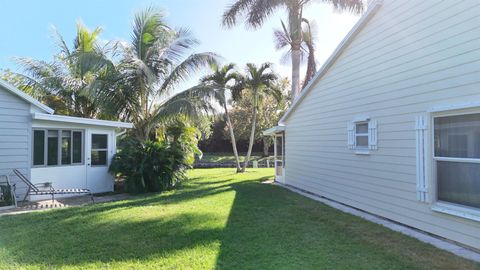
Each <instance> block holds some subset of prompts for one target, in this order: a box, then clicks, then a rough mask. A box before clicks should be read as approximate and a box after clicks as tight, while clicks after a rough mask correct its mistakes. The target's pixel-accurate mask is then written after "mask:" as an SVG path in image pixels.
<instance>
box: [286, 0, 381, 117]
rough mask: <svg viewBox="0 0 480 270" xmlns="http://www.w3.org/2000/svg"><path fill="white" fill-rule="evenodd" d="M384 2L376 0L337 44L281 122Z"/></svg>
mask: <svg viewBox="0 0 480 270" xmlns="http://www.w3.org/2000/svg"><path fill="white" fill-rule="evenodd" d="M382 4H383V0H375V1H374V2H373V3H372V4H371V5H370V6H369V7H368V10H367V11H366V12H365V14H364V15H363V16H362V18H360V20H359V21H358V22H357V23H356V24H355V26H354V27H353V28H352V30H350V32H349V33H348V34H347V36H345V38H344V39H343V40H342V42H340V44H339V45H338V46H337V48H336V49H335V51H334V52H333V54H332V55H331V56H330V57H329V58H328V59H327V61H326V62H325V63H324V64H323V66H322V67H321V68H320V69H319V71H318V72H317V73H316V74H315V77H314V78H313V79H312V80H311V81H310V82H309V83H308V84H307V86H306V87H305V90H303V91H302V92H300V95H299V96H297V98H296V99H295V100H294V101H293V104H292V106H290V108H289V109H288V110H287V112H286V113H285V114H284V115H283V116H282V118H281V119H280V121H279V122H278V123H279V124H285V121H286V120H287V118H288V117H289V116H290V115H291V114H292V112H293V111H294V110H295V108H296V107H298V105H299V104H300V102H301V101H302V100H303V99H304V98H305V96H306V95H307V94H308V93H309V92H310V91H311V90H312V89H313V85H315V84H316V83H317V82H318V80H320V79H321V78H322V77H323V75H325V74H326V73H327V71H328V69H329V68H330V67H331V66H332V65H333V64H334V63H335V61H336V60H337V59H338V57H339V56H340V55H341V54H342V52H343V51H344V50H345V49H346V48H347V47H348V45H350V43H351V42H352V40H353V39H354V38H355V36H356V35H357V34H358V33H359V32H360V31H361V30H362V29H363V27H364V26H365V25H366V24H367V23H368V21H369V20H370V19H371V18H372V17H373V16H374V15H375V14H376V13H377V11H378V9H380V7H381V6H382Z"/></svg>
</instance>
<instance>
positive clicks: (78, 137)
mask: <svg viewBox="0 0 480 270" xmlns="http://www.w3.org/2000/svg"><path fill="white" fill-rule="evenodd" d="M72 134H73V136H72V137H73V138H72V163H76V164H78V163H82V151H83V136H82V132H81V131H73V132H72Z"/></svg>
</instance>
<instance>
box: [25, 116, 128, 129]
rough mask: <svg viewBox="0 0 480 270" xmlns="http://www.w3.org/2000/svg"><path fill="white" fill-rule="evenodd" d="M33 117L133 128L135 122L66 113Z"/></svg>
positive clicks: (36, 118) (34, 117)
mask: <svg viewBox="0 0 480 270" xmlns="http://www.w3.org/2000/svg"><path fill="white" fill-rule="evenodd" d="M32 118H33V119H35V120H45V121H54V122H63V123H71V124H83V125H92V126H103V127H113V128H133V124H132V123H127V122H118V121H107V120H98V119H89V118H80V117H72V116H64V115H53V114H44V113H33V114H32Z"/></svg>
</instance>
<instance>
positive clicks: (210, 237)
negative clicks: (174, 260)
mask: <svg viewBox="0 0 480 270" xmlns="http://www.w3.org/2000/svg"><path fill="white" fill-rule="evenodd" d="M252 177H255V175H252ZM225 178H227V179H225ZM264 178H267V177H258V179H255V180H258V181H262V180H263V179H264ZM212 179H213V180H212ZM214 179H216V177H210V178H192V179H190V180H189V181H186V182H184V183H183V184H182V185H181V186H180V187H179V189H178V190H175V191H170V192H166V193H165V194H148V195H139V196H137V197H136V198H135V199H133V200H127V201H118V202H113V203H105V204H97V205H89V206H85V207H75V208H66V209H59V210H53V211H46V212H33V213H29V214H22V215H17V216H5V217H2V218H0V260H2V252H3V256H4V257H3V258H8V260H9V261H10V262H9V264H10V265H14V266H16V267H32V266H40V268H42V267H47V268H48V267H52V268H54V269H55V268H61V267H68V266H76V267H78V266H79V265H82V264H88V263H96V264H98V263H100V264H105V263H107V264H108V263H111V262H118V261H131V260H135V261H145V260H149V259H151V258H152V257H162V258H167V257H169V254H174V253H176V252H178V251H184V250H187V249H189V248H194V247H197V246H208V245H210V244H211V243H213V242H216V243H218V242H219V241H220V239H221V238H222V233H223V228H222V227H223V226H203V225H204V224H211V223H212V221H214V222H215V221H218V220H219V219H221V222H220V223H223V222H224V220H225V219H224V217H223V219H222V217H219V216H217V215H216V214H215V213H211V212H210V213H209V212H208V211H203V212H202V211H198V212H194V211H190V212H187V213H175V212H173V213H170V214H160V215H156V214H153V215H149V214H148V211H163V210H164V208H158V207H156V208H155V206H168V205H172V207H178V208H179V210H180V211H184V210H185V209H183V208H181V206H180V207H179V205H183V204H185V206H186V207H187V208H191V207H194V206H195V204H196V203H197V202H195V201H194V200H198V199H205V198H207V199H208V198H209V197H210V196H215V195H220V194H223V193H225V192H231V191H232V190H233V189H232V188H233V187H234V186H238V185H244V184H246V183H248V182H251V180H245V181H238V180H236V181H233V180H234V179H233V178H229V177H228V176H227V177H225V175H223V177H222V178H218V179H223V180H219V181H214ZM129 209H135V212H134V213H138V215H139V216H122V215H124V214H122V211H123V210H126V211H129ZM137 209H138V210H137ZM149 209H153V210H149ZM143 211H147V214H145V213H143ZM187 211H188V209H187ZM1 265H2V263H0V268H2V266H1Z"/></svg>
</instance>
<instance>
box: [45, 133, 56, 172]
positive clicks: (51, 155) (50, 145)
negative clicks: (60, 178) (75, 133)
mask: <svg viewBox="0 0 480 270" xmlns="http://www.w3.org/2000/svg"><path fill="white" fill-rule="evenodd" d="M58 141H59V140H58V130H49V131H48V139H47V152H48V154H47V165H58Z"/></svg>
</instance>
